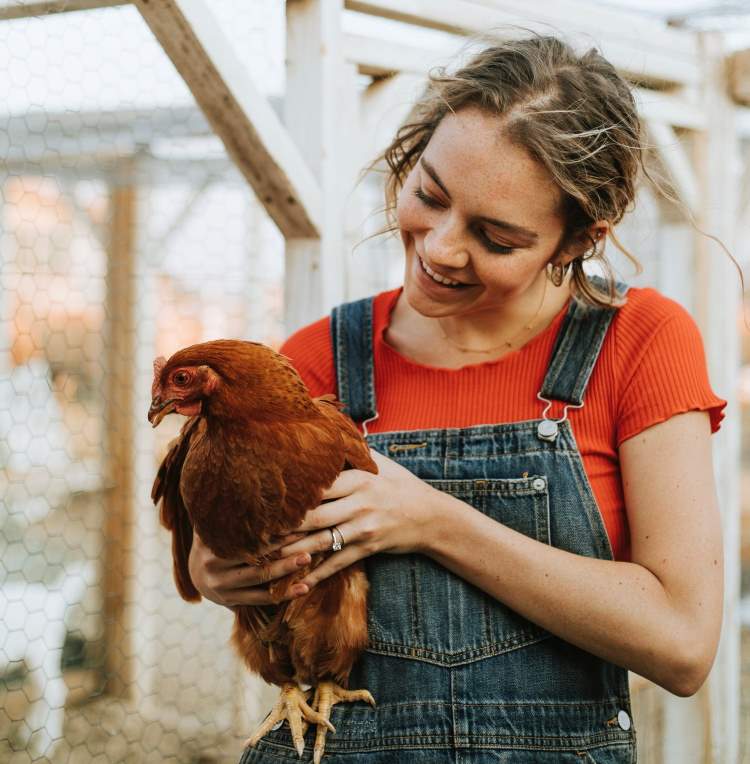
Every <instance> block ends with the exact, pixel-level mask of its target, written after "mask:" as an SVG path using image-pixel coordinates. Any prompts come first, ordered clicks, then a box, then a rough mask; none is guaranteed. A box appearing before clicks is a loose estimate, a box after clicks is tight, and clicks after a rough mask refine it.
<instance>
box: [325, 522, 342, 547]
mask: <svg viewBox="0 0 750 764" xmlns="http://www.w3.org/2000/svg"><path fill="white" fill-rule="evenodd" d="M328 530H329V531H331V551H332V552H340V551H341V550H342V548H343V546H344V534H343V533H342V532H341V531H340V530H339V529H338V528H337V527H336V526H335V525H334V526H333V527H332V528H329V529H328ZM337 533H338V534H339V535H338V537H337V536H336V534H337Z"/></svg>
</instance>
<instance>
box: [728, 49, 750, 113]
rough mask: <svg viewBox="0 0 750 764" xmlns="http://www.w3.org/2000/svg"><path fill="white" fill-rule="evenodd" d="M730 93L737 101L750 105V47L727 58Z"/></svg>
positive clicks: (743, 104)
mask: <svg viewBox="0 0 750 764" xmlns="http://www.w3.org/2000/svg"><path fill="white" fill-rule="evenodd" d="M727 76H728V78H729V93H730V95H731V96H732V98H733V99H734V100H735V102H736V103H738V104H740V105H742V106H750V48H748V49H747V50H738V51H737V52H736V53H733V54H732V55H731V56H729V57H728V58H727Z"/></svg>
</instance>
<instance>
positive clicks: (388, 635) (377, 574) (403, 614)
mask: <svg viewBox="0 0 750 764" xmlns="http://www.w3.org/2000/svg"><path fill="white" fill-rule="evenodd" d="M427 482H428V483H430V485H432V486H433V487H434V488H437V489H438V490H440V491H444V492H446V493H449V494H451V495H452V496H455V497H456V498H458V499H460V500H461V501H464V502H466V503H468V504H471V505H472V506H473V507H474V508H475V509H477V510H479V511H480V512H483V513H484V514H486V515H487V516H488V517H491V518H492V519H493V520H497V521H498V522H500V523H503V524H504V525H506V526H508V527H509V528H512V529H513V530H516V531H518V532H519V533H523V534H524V535H526V536H530V537H531V538H534V539H536V540H537V541H541V542H543V543H546V544H549V543H550V518H549V495H548V492H547V480H546V478H545V477H543V476H541V475H532V476H530V477H524V478H518V479H504V480H500V479H478V480H428V481H427ZM491 564H492V560H491V559H490V560H487V565H491ZM367 573H368V576H369V579H370V583H371V587H370V599H369V616H368V617H369V635H370V646H369V650H370V651H372V652H376V653H382V654H386V655H397V656H401V657H408V658H414V659H417V660H425V661H428V662H432V663H438V664H442V665H446V666H455V665H460V664H463V663H469V662H471V661H474V660H479V659H481V658H485V657H487V656H490V655H498V654H500V653H503V652H507V651H509V650H515V649H517V648H520V647H524V646H525V645H529V644H532V643H534V642H538V641H539V640H541V639H544V638H545V637H547V636H549V634H548V632H546V631H545V630H544V629H542V628H540V627H538V626H536V625H535V624H533V623H531V622H530V621H528V620H526V619H525V618H523V617H522V616H520V615H518V614H517V613H516V612H515V611H513V610H511V609H510V608H508V607H506V606H505V605H503V604H502V603H501V602H499V601H497V600H496V599H494V598H493V597H490V596H489V595H488V594H485V593H484V592H483V591H482V590H481V589H478V588H477V587H475V586H473V585H472V584H470V583H468V582H466V581H464V580H463V579H462V578H460V577H459V576H457V575H455V574H453V573H451V572H450V571H449V570H447V569H446V568H444V567H442V566H441V565H439V564H437V563H436V562H434V561H433V560H431V559H430V558H429V557H426V556H424V555H418V554H413V555H376V556H374V557H371V558H369V559H368V561H367Z"/></svg>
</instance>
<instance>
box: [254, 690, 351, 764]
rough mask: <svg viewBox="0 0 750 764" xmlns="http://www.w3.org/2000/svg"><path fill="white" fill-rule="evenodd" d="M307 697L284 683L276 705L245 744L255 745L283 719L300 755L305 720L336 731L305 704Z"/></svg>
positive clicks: (305, 725)
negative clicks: (287, 723) (287, 724)
mask: <svg viewBox="0 0 750 764" xmlns="http://www.w3.org/2000/svg"><path fill="white" fill-rule="evenodd" d="M307 698H308V695H307V693H306V692H305V691H304V690H302V689H300V688H299V687H298V686H297V685H296V684H292V683H291V682H287V683H286V684H284V685H283V686H282V688H281V695H280V696H279V699H278V700H277V701H276V705H275V706H274V707H273V708H272V709H271V713H270V714H268V716H267V717H266V718H265V719H264V720H263V723H262V724H261V725H260V727H258V729H257V730H255V732H254V733H253V734H252V736H251V737H249V738H248V739H247V740H246V741H245V746H250V747H251V748H253V747H255V744H256V743H257V742H258V741H259V740H260V739H261V738H262V737H263V736H264V735H265V734H266V733H267V732H269V731H270V729H271V728H272V727H273V726H274V724H276V723H277V722H280V721H283V720H284V719H286V720H287V721H288V722H289V728H290V729H291V731H292V740H293V741H294V747H295V748H296V750H297V755H298V756H300V757H302V753H303V751H304V750H305V738H304V735H305V731H306V730H307V724H306V723H305V722H311V723H313V724H317V725H318V729H319V730H320V729H329V730H331V732H336V728H335V727H334V726H333V724H331V722H329V721H328V719H327V718H326V717H325V716H323V714H320V713H318V712H317V711H315V710H313V709H312V708H310V706H309V705H308V704H307Z"/></svg>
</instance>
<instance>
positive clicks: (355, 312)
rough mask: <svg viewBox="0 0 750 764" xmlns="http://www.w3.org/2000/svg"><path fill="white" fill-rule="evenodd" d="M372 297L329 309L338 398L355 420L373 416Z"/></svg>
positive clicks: (374, 412) (359, 420) (363, 419)
mask: <svg viewBox="0 0 750 764" xmlns="http://www.w3.org/2000/svg"><path fill="white" fill-rule="evenodd" d="M372 299H373V298H372V297H365V298H364V299H362V300H356V301H355V302H347V303H344V304H343V305H339V306H338V307H336V308H334V309H333V311H332V312H331V344H332V346H333V363H334V365H335V367H336V383H337V385H338V398H339V400H340V401H341V402H342V403H344V404H345V406H346V408H345V411H346V413H347V414H349V416H350V417H351V418H352V419H353V420H354V421H355V422H364V421H365V420H368V419H372V418H373V417H374V416H375V415H376V409H375V367H374V363H373V357H372V356H373V352H372Z"/></svg>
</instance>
